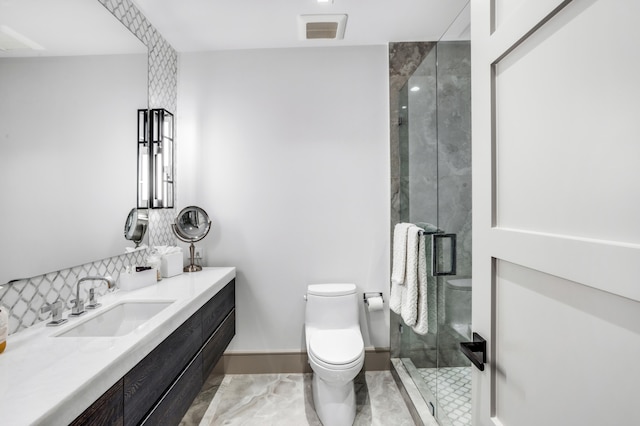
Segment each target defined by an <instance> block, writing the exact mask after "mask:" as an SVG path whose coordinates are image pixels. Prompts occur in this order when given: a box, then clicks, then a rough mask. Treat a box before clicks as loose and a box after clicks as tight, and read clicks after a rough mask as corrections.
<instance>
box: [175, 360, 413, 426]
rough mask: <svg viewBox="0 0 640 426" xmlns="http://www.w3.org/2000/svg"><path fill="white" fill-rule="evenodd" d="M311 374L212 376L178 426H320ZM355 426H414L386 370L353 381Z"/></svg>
mask: <svg viewBox="0 0 640 426" xmlns="http://www.w3.org/2000/svg"><path fill="white" fill-rule="evenodd" d="M311 381H312V375H311V374H231V375H226V376H221V375H215V376H214V375H212V376H211V377H210V378H209V380H207V383H205V385H204V386H203V388H202V391H201V392H200V395H198V397H197V398H196V400H195V401H194V403H193V404H192V406H191V408H190V409H189V411H188V412H187V414H186V415H185V416H184V418H183V419H182V422H181V423H180V425H181V426H195V425H200V426H218V425H242V426H254V425H255V426H258V425H259V426H268V425H272V426H304V425H309V426H321V425H322V424H321V423H320V420H319V419H318V417H317V415H316V413H315V410H314V408H313V396H312V393H311ZM355 386H356V404H357V411H356V419H355V422H354V425H355V426H364V425H372V426H387V425H391V424H392V425H394V426H413V425H414V422H413V420H412V418H411V415H410V414H409V410H408V409H407V407H406V405H405V403H404V401H403V399H402V396H401V394H400V391H399V390H398V388H397V387H396V384H395V382H394V380H393V377H392V376H391V373H390V372H389V371H372V372H361V373H360V374H359V375H358V377H356V379H355Z"/></svg>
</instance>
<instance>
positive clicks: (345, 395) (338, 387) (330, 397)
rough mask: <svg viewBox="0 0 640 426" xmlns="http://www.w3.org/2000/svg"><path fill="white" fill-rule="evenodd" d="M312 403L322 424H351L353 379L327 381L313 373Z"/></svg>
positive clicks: (354, 403) (340, 425)
mask: <svg viewBox="0 0 640 426" xmlns="http://www.w3.org/2000/svg"><path fill="white" fill-rule="evenodd" d="M312 391H313V403H314V405H315V408H316V413H317V414H318V417H319V418H320V421H321V422H322V424H323V426H351V425H353V421H354V420H355V418H356V392H355V388H354V384H353V380H350V381H348V382H346V383H327V382H325V381H324V380H322V379H320V378H319V377H318V375H317V374H315V373H314V374H313V382H312Z"/></svg>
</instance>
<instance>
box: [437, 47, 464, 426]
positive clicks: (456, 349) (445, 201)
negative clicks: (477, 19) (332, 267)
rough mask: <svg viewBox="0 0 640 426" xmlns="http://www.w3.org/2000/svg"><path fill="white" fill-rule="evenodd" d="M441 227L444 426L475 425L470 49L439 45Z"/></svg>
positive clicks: (439, 376)
mask: <svg viewBox="0 0 640 426" xmlns="http://www.w3.org/2000/svg"><path fill="white" fill-rule="evenodd" d="M436 55H437V64H438V65H437V86H438V88H437V93H438V100H437V104H438V119H437V122H438V124H437V125H438V202H437V205H438V227H439V228H440V229H442V230H443V231H445V232H446V233H447V234H451V235H455V239H454V238H453V237H451V238H438V239H436V244H435V255H436V267H435V273H436V274H439V273H440V272H442V273H443V275H438V315H439V318H438V359H437V400H438V408H439V410H440V411H439V412H438V413H437V417H438V421H439V422H440V424H441V425H448V424H451V425H456V426H457V425H460V426H464V425H471V367H470V363H469V360H468V359H467V358H466V357H465V356H464V355H463V354H462V352H461V351H460V342H466V341H470V340H471V291H472V290H471V289H472V285H471V283H472V280H471V111H470V108H471V67H470V43H469V41H464V40H462V41H461V40H450V41H447V40H441V41H439V42H438V44H437V49H436Z"/></svg>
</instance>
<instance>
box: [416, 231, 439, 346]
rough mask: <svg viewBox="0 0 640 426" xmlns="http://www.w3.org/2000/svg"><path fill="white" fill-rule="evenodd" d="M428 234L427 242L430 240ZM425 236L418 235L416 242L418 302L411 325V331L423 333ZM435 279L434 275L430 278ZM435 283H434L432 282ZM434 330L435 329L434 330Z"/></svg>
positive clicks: (425, 312)
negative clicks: (413, 322)
mask: <svg viewBox="0 0 640 426" xmlns="http://www.w3.org/2000/svg"><path fill="white" fill-rule="evenodd" d="M431 238H432V237H431V236H429V242H430V241H431ZM426 240H427V238H426V236H425V235H420V240H419V242H418V303H417V316H416V323H415V325H414V326H413V331H415V332H416V333H418V334H422V335H425V334H427V333H428V332H429V309H428V308H429V298H430V297H429V296H430V294H429V290H431V289H430V288H429V281H428V277H427V253H426V251H427V244H426V242H427V241H426ZM432 281H435V277H433V278H432ZM432 284H435V283H432ZM434 332H435V330H434Z"/></svg>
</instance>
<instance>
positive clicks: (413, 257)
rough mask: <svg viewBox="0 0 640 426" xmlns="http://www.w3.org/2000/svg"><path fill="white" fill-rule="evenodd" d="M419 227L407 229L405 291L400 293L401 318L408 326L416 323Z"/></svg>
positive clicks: (413, 226)
mask: <svg viewBox="0 0 640 426" xmlns="http://www.w3.org/2000/svg"><path fill="white" fill-rule="evenodd" d="M420 233H421V229H420V228H418V227H417V226H415V225H412V226H410V227H409V230H408V231H407V265H406V266H407V271H406V273H405V280H404V283H405V291H404V292H403V293H402V308H401V310H402V319H403V320H404V322H405V324H407V325H408V326H413V325H415V324H416V321H417V319H418V295H419V288H418V257H419V256H418V246H419V240H420Z"/></svg>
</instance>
